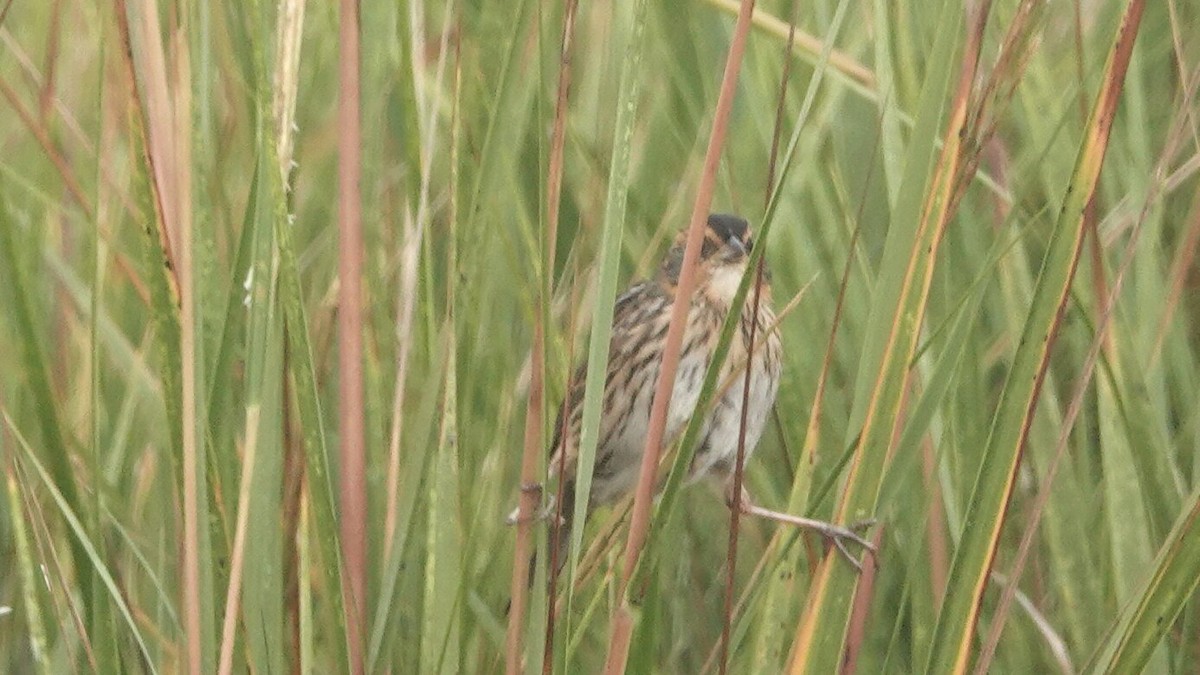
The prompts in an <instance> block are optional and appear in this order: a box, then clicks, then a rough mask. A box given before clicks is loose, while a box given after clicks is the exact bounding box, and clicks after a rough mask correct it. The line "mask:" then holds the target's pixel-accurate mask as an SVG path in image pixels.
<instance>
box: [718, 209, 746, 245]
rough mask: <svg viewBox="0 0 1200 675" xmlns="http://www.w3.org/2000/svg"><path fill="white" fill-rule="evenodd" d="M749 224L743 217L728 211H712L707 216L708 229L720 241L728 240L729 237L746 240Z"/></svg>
mask: <svg viewBox="0 0 1200 675" xmlns="http://www.w3.org/2000/svg"><path fill="white" fill-rule="evenodd" d="M749 228H750V224H749V223H747V222H746V220H745V219H743V218H739V217H737V216H734V215H730V214H728V213H714V214H712V215H710V216H709V217H708V229H710V230H712V231H713V233H714V234H716V235H717V236H718V237H720V238H721V242H722V243H724V242H727V241H729V239H730V237H733V238H735V239H737V240H738V241H741V242H745V241H746V231H747V230H748V229H749Z"/></svg>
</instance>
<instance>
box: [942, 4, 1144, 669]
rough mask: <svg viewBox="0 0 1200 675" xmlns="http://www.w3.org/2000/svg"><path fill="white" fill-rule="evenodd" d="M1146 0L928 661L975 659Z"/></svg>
mask: <svg viewBox="0 0 1200 675" xmlns="http://www.w3.org/2000/svg"><path fill="white" fill-rule="evenodd" d="M1143 8H1144V3H1142V2H1139V1H1138V0H1132V1H1131V2H1130V3H1129V5H1128V6H1127V13H1126V15H1125V19H1124V20H1123V21H1122V23H1121V26H1120V28H1119V29H1118V32H1117V37H1116V39H1115V41H1114V44H1113V46H1112V50H1111V51H1110V53H1109V58H1108V65H1107V67H1106V69H1105V77H1104V79H1103V85H1102V88H1101V90H1100V93H1099V95H1098V97H1097V100H1096V104H1095V107H1094V108H1093V112H1092V116H1091V118H1090V119H1089V122H1088V124H1087V126H1086V128H1085V131H1086V135H1085V138H1084V142H1083V144H1082V145H1081V146H1080V148H1079V152H1078V155H1077V158H1076V161H1075V169H1074V172H1073V174H1072V177H1071V181H1070V183H1069V184H1068V185H1067V192H1066V197H1065V198H1064V199H1063V203H1062V208H1061V209H1060V211H1059V215H1058V218H1057V222H1056V223H1055V226H1054V230H1053V232H1052V234H1051V235H1050V241H1049V243H1048V247H1047V251H1046V255H1045V258H1044V260H1043V262H1042V269H1041V271H1040V272H1039V274H1038V280H1037V284H1036V287H1035V289H1034V296H1033V301H1032V304H1031V306H1030V308H1029V313H1028V315H1027V318H1026V320H1025V326H1024V329H1023V332H1022V335H1021V339H1020V342H1019V344H1018V348H1017V351H1016V354H1015V355H1014V357H1013V363H1012V367H1011V368H1010V369H1009V373H1008V377H1007V380H1006V382H1005V387H1004V391H1003V393H1002V394H1001V396H1000V402H999V405H998V408H997V412H996V416H995V419H994V422H993V425H992V430H991V433H990V434H989V436H988V441H987V446H986V449H985V451H984V456H983V462H982V464H981V465H980V466H979V471H978V475H977V477H976V479H975V487H974V488H973V489H972V491H971V498H970V500H969V501H968V506H967V512H966V515H965V517H964V527H963V530H962V536H961V539H960V541H959V547H958V549H957V550H956V551H955V555H954V562H953V564H952V566H951V571H950V579H949V582H948V587H947V591H946V599H945V602H944V604H943V606H942V610H941V612H940V613H939V615H938V622H937V627H936V629H935V631H934V637H933V644H932V648H931V650H930V654H929V660H928V662H927V665H926V668H927V669H928V670H930V671H933V672H963V671H965V670H966V668H967V665H968V660H969V654H970V648H971V644H972V639H973V635H974V632H975V625H976V622H977V621H978V616H979V603H980V600H981V597H982V595H983V589H984V586H985V584H986V583H987V576H988V574H989V572H990V570H991V566H992V561H993V559H994V557H995V554H996V547H997V545H998V542H999V537H1000V528H1001V526H1002V525H1003V523H1004V520H1005V517H1006V515H1007V513H1008V502H1009V499H1010V497H1011V496H1012V490H1013V484H1014V481H1015V478H1016V471H1017V467H1018V466H1019V464H1020V458H1021V450H1022V448H1023V447H1024V445H1025V440H1026V437H1027V434H1028V432H1029V424H1030V420H1031V418H1032V415H1033V411H1034V409H1035V408H1036V406H1037V403H1038V395H1039V393H1040V389H1041V385H1042V382H1043V379H1044V377H1045V375H1046V369H1047V367H1048V359H1049V357H1050V348H1051V346H1052V345H1053V343H1054V339H1055V337H1056V335H1057V332H1058V328H1059V324H1060V322H1061V318H1062V310H1063V307H1064V305H1065V303H1066V300H1067V294H1068V291H1069V289H1070V287H1071V282H1072V280H1073V279H1074V276H1075V270H1076V265H1077V263H1078V261H1079V252H1080V247H1081V245H1082V241H1083V222H1084V220H1083V211H1084V208H1085V207H1086V205H1087V202H1088V200H1089V199H1090V198H1091V196H1092V194H1093V193H1094V191H1095V189H1096V183H1097V180H1098V178H1099V175H1100V167H1101V165H1102V163H1103V161H1104V154H1105V150H1106V149H1107V146H1108V136H1109V131H1110V130H1111V127H1112V121H1113V113H1114V111H1115V108H1116V105H1117V98H1118V96H1119V94H1120V92H1121V84H1122V81H1123V79H1124V75H1125V69H1126V68H1127V67H1128V64H1129V58H1130V54H1131V52H1132V48H1133V41H1134V38H1135V37H1136V35H1137V29H1138V27H1139V24H1140V20H1141V12H1142V9H1143Z"/></svg>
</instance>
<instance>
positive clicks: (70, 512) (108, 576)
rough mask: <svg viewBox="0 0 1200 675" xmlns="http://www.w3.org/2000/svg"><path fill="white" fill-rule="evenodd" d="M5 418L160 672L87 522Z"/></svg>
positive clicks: (151, 664) (146, 662) (148, 659)
mask: <svg viewBox="0 0 1200 675" xmlns="http://www.w3.org/2000/svg"><path fill="white" fill-rule="evenodd" d="M4 422H5V424H7V425H8V428H9V431H11V432H12V436H13V438H14V439H16V441H17V445H18V446H19V447H20V448H21V450H22V451H23V452H24V461H27V462H28V463H29V465H30V466H32V467H33V469H34V471H35V473H36V474H37V476H38V478H40V479H41V481H42V484H43V486H45V488H46V491H47V492H48V493H49V494H50V497H51V499H53V500H54V505H55V506H57V507H58V510H59V512H60V513H61V514H62V516H63V520H65V521H66V523H67V526H68V528H69V529H70V531H71V535H72V539H73V540H74V541H75V542H76V543H77V544H78V546H79V547H80V548H82V549H83V551H84V554H85V555H86V558H85V562H86V563H87V564H88V566H89V568H90V569H91V570H94V571H95V573H96V576H97V578H98V579H99V580H100V582H101V583H102V584H103V585H104V587H105V588H106V589H107V590H108V595H109V600H110V601H111V602H112V603H113V606H114V607H115V608H116V609H117V613H118V614H120V615H121V618H122V619H124V621H125V625H126V627H127V628H128V630H129V634H130V635H131V636H132V637H133V640H134V642H135V643H136V644H137V646H138V650H139V651H140V652H141V653H142V658H143V659H144V661H143V663H144V665H145V667H146V668H147V669H149V671H150V672H151V673H157V672H158V669H157V668H156V667H155V665H154V658H153V656H152V655H151V653H150V649H149V647H147V645H146V640H145V638H144V637H143V636H142V631H141V629H139V628H138V624H137V622H136V621H135V620H134V618H133V614H132V613H131V612H130V610H129V605H127V604H125V597H124V595H123V594H122V592H121V589H120V588H119V587H118V586H117V582H116V580H115V579H113V577H112V573H111V572H109V570H108V566H107V565H105V564H104V559H103V558H102V557H101V556H100V553H99V552H98V551H97V550H96V547H95V545H94V544H93V543H92V540H91V538H89V537H88V534H87V531H86V529H85V528H84V525H83V523H82V522H81V521H80V520H79V517H78V516H76V515H75V509H73V508H71V505H70V504H69V503H68V502H67V499H66V497H65V496H64V495H63V493H62V491H61V490H60V489H59V488H58V484H57V482H56V481H55V479H54V477H53V476H51V474H50V472H49V471H47V470H46V467H45V466H43V465H42V463H41V462H40V461H38V458H37V455H36V454H35V453H34V452H33V448H31V447H29V443H28V442H27V441H26V440H25V437H24V436H22V435H21V432H20V430H19V429H17V427H16V425H15V424H13V421H12V418H11V417H9V415H8V412H5V413H4ZM80 574H81V576H82V570H81V571H80Z"/></svg>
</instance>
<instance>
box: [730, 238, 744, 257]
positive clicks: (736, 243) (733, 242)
mask: <svg viewBox="0 0 1200 675" xmlns="http://www.w3.org/2000/svg"><path fill="white" fill-rule="evenodd" d="M729 245H730V246H732V247H733V250H734V251H737V254H738V257H739V258H744V257H746V256H747V255H748V254H749V252H748V251H747V250H746V245H745V244H744V243H742V240H741V239H738V238H737V237H730V238H729Z"/></svg>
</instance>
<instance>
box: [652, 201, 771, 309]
mask: <svg viewBox="0 0 1200 675" xmlns="http://www.w3.org/2000/svg"><path fill="white" fill-rule="evenodd" d="M686 244H687V230H684V231H682V232H680V233H679V235H678V236H676V237H675V244H674V245H673V246H672V247H671V251H670V252H669V253H668V254H667V257H666V260H664V261H663V265H662V270H661V273H662V275H663V277H664V278H665V280H666V281H668V282H669V283H670V284H671V285H675V284H678V283H679V273H680V270H681V268H682V266H683V251H684V247H685V246H686ZM753 248H754V239H753V238H752V237H751V236H750V225H749V223H747V222H746V221H745V219H743V218H739V217H737V216H733V215H727V214H720V213H718V214H713V215H710V216H709V217H708V223H707V225H706V227H705V229H704V243H703V245H702V246H701V248H700V262H699V269H698V271H699V276H698V279H697V284H698V287H699V288H701V289H702V290H703V292H705V293H706V294H707V295H709V296H710V298H711V299H712V300H714V301H717V302H720V303H722V304H726V305H728V304H730V303H731V302H733V296H734V295H735V294H736V293H737V287H738V284H739V283H741V280H742V275H744V274H745V273H746V265H747V263H748V262H749V260H750V251H752V250H753Z"/></svg>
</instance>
